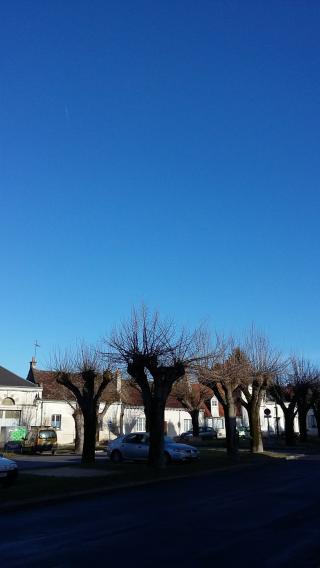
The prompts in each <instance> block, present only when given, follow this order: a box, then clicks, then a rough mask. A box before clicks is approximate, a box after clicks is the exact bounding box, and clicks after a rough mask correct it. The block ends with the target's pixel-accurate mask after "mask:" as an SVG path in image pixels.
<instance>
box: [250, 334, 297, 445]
mask: <svg viewBox="0 0 320 568" xmlns="http://www.w3.org/2000/svg"><path fill="white" fill-rule="evenodd" d="M242 350H243V351H244V354H245V357H246V359H247V361H248V366H247V372H246V375H245V376H244V377H243V378H242V382H241V391H242V393H243V397H244V398H243V397H241V398H240V402H241V404H242V405H243V406H244V407H245V408H246V410H247V412H248V417H249V425H250V433H251V451H252V453H260V452H263V441H262V435H261V425H260V407H261V403H262V401H263V399H264V398H265V396H266V391H267V389H268V387H269V386H270V385H271V384H272V382H273V381H274V379H275V377H277V376H278V375H279V374H281V373H282V372H283V370H284V369H285V367H286V365H287V363H286V362H285V361H283V359H282V357H281V354H280V352H278V351H276V350H275V349H274V348H273V347H272V346H271V345H270V342H269V340H268V339H267V337H266V336H265V335H263V334H261V333H259V332H257V330H256V329H255V328H254V327H252V328H251V330H250V332H249V334H248V336H247V338H246V340H245V342H244V345H243V347H242Z"/></svg>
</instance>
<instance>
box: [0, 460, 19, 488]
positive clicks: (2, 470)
mask: <svg viewBox="0 0 320 568" xmlns="http://www.w3.org/2000/svg"><path fill="white" fill-rule="evenodd" d="M17 474H18V466H17V464H16V462H14V461H12V460H8V459H7V458H4V457H2V456H1V454H0V482H1V483H2V484H3V485H10V484H11V483H13V481H14V480H15V478H16V477H17Z"/></svg>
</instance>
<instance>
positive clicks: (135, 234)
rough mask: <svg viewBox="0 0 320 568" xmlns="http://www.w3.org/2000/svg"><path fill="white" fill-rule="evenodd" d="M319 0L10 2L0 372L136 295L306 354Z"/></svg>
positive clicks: (319, 272) (0, 179)
mask: <svg viewBox="0 0 320 568" xmlns="http://www.w3.org/2000/svg"><path fill="white" fill-rule="evenodd" d="M319 29H320V2H317V1H310V2H300V1H296V0H292V1H288V0H282V1H279V0H274V1H273V0H268V2H266V1H262V0H261V1H259V0H252V1H246V0H238V1H237V0H234V1H231V0H221V1H220V0H212V1H208V0H201V2H197V1H195V0H194V1H189V0H180V1H174V0H161V1H160V0H159V1H150V0H146V1H139V0H136V1H132V0H127V1H125V0H123V1H119V2H105V1H104V0H101V1H98V0H87V1H83V0H69V1H65V0H55V1H54V2H52V1H51V0H30V1H28V2H26V1H24V0H18V1H15V2H7V3H6V5H3V6H2V10H1V21H0V54H1V55H0V58H1V59H0V72H1V81H0V83H1V86H0V184H1V223H0V236H1V240H0V242H1V268H2V270H1V280H0V298H1V328H0V364H1V365H3V366H5V367H8V368H9V369H11V370H12V371H15V372H17V373H18V374H20V375H22V376H26V374H27V371H28V362H29V361H30V358H31V356H32V354H33V342H34V340H35V338H37V339H38V342H39V343H40V345H41V347H40V348H39V350H38V361H39V365H40V366H42V367H43V366H45V365H46V364H47V362H48V360H49V357H50V353H52V351H53V350H54V349H55V348H56V346H60V347H62V348H64V347H66V346H68V345H70V344H72V343H74V341H75V339H77V338H81V339H84V340H87V341H88V342H92V341H95V340H96V339H99V338H100V337H101V336H103V335H105V334H106V333H108V330H110V328H111V327H112V326H113V325H114V324H116V323H117V322H118V321H119V320H121V319H123V318H126V317H127V316H128V315H129V313H130V309H131V307H132V305H133V304H136V305H139V304H140V303H141V302H142V301H143V302H145V303H147V304H148V305H150V306H151V307H156V308H159V310H160V311H161V313H162V314H163V315H165V316H173V317H174V318H175V319H176V320H177V321H178V322H180V323H182V324H187V325H189V326H191V327H192V326H194V325H197V324H198V323H199V322H200V321H204V320H205V321H207V323H208V325H209V326H210V327H211V328H212V329H216V328H217V329H218V330H220V331H222V330H224V331H226V332H230V331H233V332H239V331H240V330H243V329H244V328H247V327H248V326H250V324H251V322H253V321H254V322H255V323H256V325H257V327H259V328H260V329H262V330H264V331H265V332H266V333H267V334H269V335H270V338H271V340H272V341H273V342H274V343H275V345H277V346H278V347H279V348H280V349H282V350H283V351H284V352H286V353H288V352H290V351H291V350H292V349H296V350H298V351H299V352H301V353H304V354H305V356H306V357H310V358H312V359H313V360H315V361H319V360H320V343H319V321H320V310H319V289H320V286H319V284H320V282H319V280H320V264H319V206H320V194H319V180H320V153H319V137H320V34H319Z"/></svg>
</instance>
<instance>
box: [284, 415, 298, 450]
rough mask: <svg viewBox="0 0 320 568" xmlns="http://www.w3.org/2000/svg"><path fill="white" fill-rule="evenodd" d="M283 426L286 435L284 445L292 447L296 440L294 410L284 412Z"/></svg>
mask: <svg viewBox="0 0 320 568" xmlns="http://www.w3.org/2000/svg"><path fill="white" fill-rule="evenodd" d="M284 425H285V435H286V445H287V446H294V445H295V442H296V439H295V435H294V408H293V410H292V411H291V410H286V411H284Z"/></svg>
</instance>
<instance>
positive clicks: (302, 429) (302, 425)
mask: <svg viewBox="0 0 320 568" xmlns="http://www.w3.org/2000/svg"><path fill="white" fill-rule="evenodd" d="M307 413H308V409H307V408H306V407H305V405H301V404H299V403H298V422H299V434H300V440H301V442H306V441H307V439H308V433H307Z"/></svg>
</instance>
